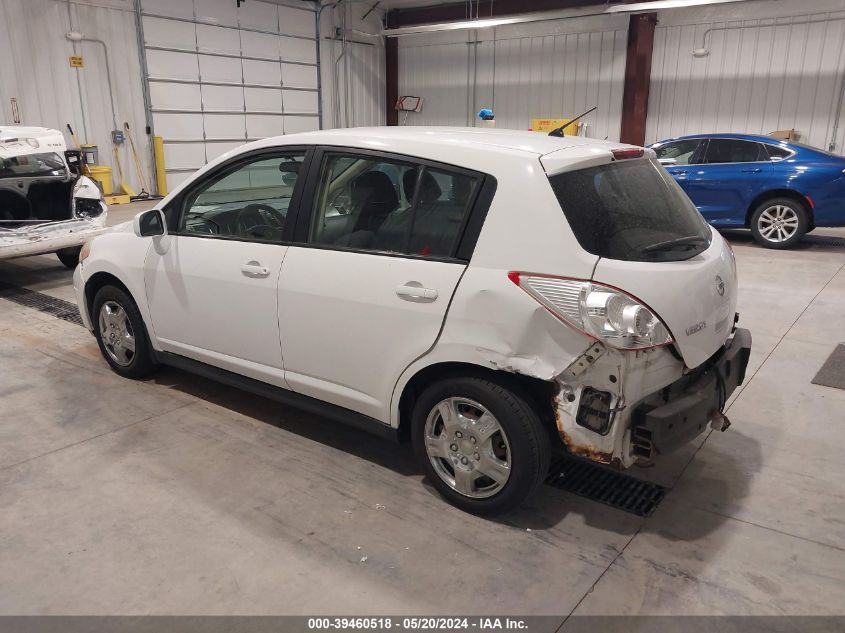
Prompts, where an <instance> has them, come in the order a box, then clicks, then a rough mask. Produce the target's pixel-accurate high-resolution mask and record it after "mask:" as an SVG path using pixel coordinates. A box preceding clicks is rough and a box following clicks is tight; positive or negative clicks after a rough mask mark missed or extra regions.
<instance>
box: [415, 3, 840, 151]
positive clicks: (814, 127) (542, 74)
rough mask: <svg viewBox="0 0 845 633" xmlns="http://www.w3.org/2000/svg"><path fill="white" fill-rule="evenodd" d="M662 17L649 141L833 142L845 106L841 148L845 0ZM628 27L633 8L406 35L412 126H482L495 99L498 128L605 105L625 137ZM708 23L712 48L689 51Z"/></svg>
mask: <svg viewBox="0 0 845 633" xmlns="http://www.w3.org/2000/svg"><path fill="white" fill-rule="evenodd" d="M658 20H659V21H658V26H657V29H656V32H655V44H654V57H653V60H652V75H651V90H650V96H649V111H648V124H647V129H646V141H647V142H653V141H656V140H659V139H662V138H667V137H671V136H676V135H681V134H691V133H699V132H719V131H724V132H728V131H733V132H750V133H768V132H771V131H773V130H778V129H788V128H795V129H796V130H798V131H799V132H800V133H801V135H802V140H804V141H806V142H808V143H810V144H812V145H816V146H819V147H823V148H827V147H828V144H829V143H830V141H831V140H832V137H833V135H834V125H835V121H836V119H837V116H839V117H840V118H841V122H840V124H839V126H838V131H837V132H836V137H837V138H836V151H837V152H840V153H842V152H843V151H845V112H839V114H838V115H837V110H839V109H840V100H839V96H840V94H841V89H842V85H843V77H845V0H800V1H799V0H761V1H755V0H749V1H747V2H736V3H732V4H721V5H712V6H708V7H692V8H688V9H672V10H664V11H659V12H658ZM627 26H628V16H613V17H594V18H578V19H572V20H558V21H553V22H535V23H526V24H522V25H511V26H503V27H498V28H496V29H481V30H478V31H475V32H472V31H453V32H448V33H430V34H426V35H416V36H406V37H402V38H400V40H399V67H400V73H399V84H400V89H399V91H400V94H403V95H416V96H421V97H423V98H424V99H425V102H424V105H423V111H422V112H421V113H419V114H416V113H410V114H409V115H408V117H407V124H408V125H474V124H475V122H476V121H477V119H476V118H475V114H476V112H477V111H478V110H479V109H480V108H481V107H492V108H493V109H494V110H495V112H496V125H497V127H508V128H517V129H524V128H525V127H527V126H528V125H529V120H530V119H531V118H535V117H566V116H572V115H575V114H578V113H580V112H582V111H584V110H586V109H587V108H588V107H591V106H593V105H597V106H598V108H599V109H598V112H597V113H596V114H594V115H590V117H588V118H587V119H586V121H587V122H588V123H589V124H590V125H591V127H590V129H589V135H590V136H593V137H597V138H604V137H605V136H607V137H609V138H610V139H618V138H619V125H620V122H621V121H620V119H621V106H622V86H623V78H624V71H625V54H626V51H625V48H626V41H627ZM724 27H729V28H727V29H725V28H724ZM708 29H711V31H710V33H709V34H708V35H707V43H706V45H707V48H708V49H709V50H710V54H709V55H708V56H706V57H701V58H696V57H693V56H692V54H691V51H692V49H693V48H698V47H701V46H702V45H703V44H702V40H703V38H704V35H705V32H706V31H707V30H708ZM472 42H477V43H475V44H474V43H472ZM403 116H404V115H402V114H400V123H401V122H402V120H403Z"/></svg>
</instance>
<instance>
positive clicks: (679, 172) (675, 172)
mask: <svg viewBox="0 0 845 633" xmlns="http://www.w3.org/2000/svg"><path fill="white" fill-rule="evenodd" d="M669 173H670V174H672V175H673V176H686V175H687V170H686V169H670V170H669Z"/></svg>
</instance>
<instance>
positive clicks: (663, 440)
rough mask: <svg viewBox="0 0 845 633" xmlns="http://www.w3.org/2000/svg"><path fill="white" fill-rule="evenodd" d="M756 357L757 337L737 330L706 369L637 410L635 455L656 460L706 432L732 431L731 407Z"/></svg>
mask: <svg viewBox="0 0 845 633" xmlns="http://www.w3.org/2000/svg"><path fill="white" fill-rule="evenodd" d="M750 355H751V332H749V331H748V330H745V329H737V330H736V332H735V334H734V336H733V338H732V339H730V340H729V341H728V342H727V344H726V345H725V347H723V348H722V349H721V350H720V351H719V353H718V354H716V355H715V356H714V357H713V358H711V359H710V360H709V361H707V362H706V363H704V364H703V365H702V366H700V367H697V368H696V369H695V370H694V371H693V372H691V373H689V374H687V375H686V376H684V377H683V378H681V379H680V380H678V381H676V382H674V383H672V384H671V385H669V386H668V387H665V388H664V389H661V390H660V392H658V393H657V394H654V396H652V397H650V398H648V399H647V400H646V401H645V402H643V403H641V404H640V405H639V406H637V407H636V408H635V409H634V411H633V415H632V427H631V429H632V430H631V444H632V452H633V453H634V455H636V456H637V457H638V458H640V459H643V460H647V461H650V460H651V459H653V458H654V457H656V456H657V455H659V454H665V453H669V452H671V451H674V450H676V449H677V448H680V447H681V446H683V445H684V444H686V443H688V442H690V441H691V440H692V439H694V438H695V437H697V436H698V435H700V434H701V433H703V432H704V431H705V429H706V428H707V426H708V423H709V424H710V425H711V426H712V427H713V428H714V429H715V430H718V431H724V430H726V429H727V428H728V426H730V422H729V421H728V419H727V418H726V417H725V416H724V415H723V414H722V411H723V410H724V407H725V403H726V402H727V400H728V398H730V396H731V394H732V393H733V392H734V390H735V389H736V388H737V387H738V386H739V385H741V384H742V382H743V381H744V380H745V369H746V367H747V366H748V359H749V357H750Z"/></svg>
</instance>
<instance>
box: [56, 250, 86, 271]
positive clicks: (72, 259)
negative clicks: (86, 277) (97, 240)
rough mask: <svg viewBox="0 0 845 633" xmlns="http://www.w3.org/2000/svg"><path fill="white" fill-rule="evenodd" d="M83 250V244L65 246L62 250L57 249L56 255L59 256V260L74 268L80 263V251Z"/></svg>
mask: <svg viewBox="0 0 845 633" xmlns="http://www.w3.org/2000/svg"><path fill="white" fill-rule="evenodd" d="M81 250H82V247H81V246H74V247H72V248H63V249H62V250H60V251H56V257H58V258H59V261H60V262H62V263H63V264H64V265H65V266H67V267H68V268H70V269H71V270H73V269H74V268H76V265H77V264H78V263H79V251H81Z"/></svg>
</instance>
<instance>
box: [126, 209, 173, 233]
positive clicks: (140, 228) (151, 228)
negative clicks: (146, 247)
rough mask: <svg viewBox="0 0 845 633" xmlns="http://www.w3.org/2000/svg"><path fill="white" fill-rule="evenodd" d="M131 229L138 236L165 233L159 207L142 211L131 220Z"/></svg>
mask: <svg viewBox="0 0 845 633" xmlns="http://www.w3.org/2000/svg"><path fill="white" fill-rule="evenodd" d="M132 230H133V231H135V235H137V236H138V237H153V236H155V235H165V234H166V233H167V223H166V222H165V219H164V213H162V211H161V210H159V209H150V210H149V211H142V212H141V213H139V214H138V215H136V216H135V218H134V219H133V220H132Z"/></svg>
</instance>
